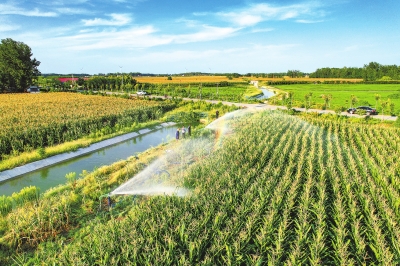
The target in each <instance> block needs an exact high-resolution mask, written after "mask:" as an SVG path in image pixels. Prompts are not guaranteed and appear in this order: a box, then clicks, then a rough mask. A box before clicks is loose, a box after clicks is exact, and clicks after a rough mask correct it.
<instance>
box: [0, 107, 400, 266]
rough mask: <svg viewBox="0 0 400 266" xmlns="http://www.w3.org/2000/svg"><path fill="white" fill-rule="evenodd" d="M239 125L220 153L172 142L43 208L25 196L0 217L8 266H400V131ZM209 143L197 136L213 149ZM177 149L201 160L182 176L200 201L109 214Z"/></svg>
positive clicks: (318, 124) (262, 117) (262, 118)
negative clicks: (108, 203) (129, 183)
mask: <svg viewBox="0 0 400 266" xmlns="http://www.w3.org/2000/svg"><path fill="white" fill-rule="evenodd" d="M231 117H234V118H233V120H227V121H223V122H224V123H221V125H220V126H218V127H217V128H219V129H218V130H217V131H216V133H217V134H216V136H217V139H216V142H215V146H214V149H213V150H212V151H211V153H207V154H204V153H202V152H200V151H201V150H197V149H196V148H195V147H196V146H195V145H191V144H190V145H188V146H187V147H189V148H190V149H185V150H184V149H181V148H179V146H176V145H177V143H181V141H179V142H176V141H174V142H172V143H170V144H169V145H167V146H161V147H158V148H156V149H152V151H149V152H146V153H145V154H143V155H140V156H139V158H140V159H139V160H137V159H135V158H131V159H130V160H127V161H122V162H118V163H116V164H115V165H113V166H111V167H102V168H101V169H98V170H97V171H95V172H93V173H91V174H89V175H87V176H85V177H84V178H83V179H81V180H78V182H77V183H76V184H74V185H73V184H72V183H71V184H68V185H65V186H61V187H59V188H56V189H53V190H51V191H49V192H47V193H44V194H43V195H42V196H41V197H40V198H39V199H36V198H35V197H34V196H33V198H35V199H34V200H33V202H31V200H32V199H31V198H32V196H31V197H29V196H28V195H26V196H25V198H26V203H21V207H18V208H14V209H13V210H12V211H10V212H7V214H6V215H5V216H0V247H1V249H0V255H1V256H0V262H1V263H2V264H3V265H7V264H12V263H16V264H29V263H30V264H32V265H37V264H43V263H46V264H55V265H322V264H323V265H398V264H399V263H400V246H399V243H400V233H399V232H400V209H399V206H400V172H399V169H400V159H399V158H400V148H399V146H398V143H399V141H400V139H399V136H400V132H399V129H398V128H391V127H387V126H385V127H383V126H382V125H367V124H362V125H361V124H349V123H347V120H346V119H341V118H337V119H325V117H324V116H316V115H313V114H308V115H307V114H304V115H300V116H290V115H287V114H283V113H280V112H268V111H266V112H259V113H254V114H251V113H250V114H243V115H240V113H236V114H234V115H231ZM207 132H208V133H207ZM207 132H203V133H200V132H197V133H196V134H195V135H197V136H198V137H197V138H200V136H203V137H202V138H201V139H205V140H207V139H208V138H209V139H210V140H212V139H213V138H212V136H213V133H212V132H209V131H207ZM205 133H207V134H205ZM207 136H208V137H207ZM197 138H193V139H187V140H185V141H186V142H188V143H191V141H193V142H196V141H197V140H198V139H197ZM200 144H201V143H200ZM204 147H205V145H201V148H200V149H203V148H204ZM176 149H178V150H177V151H178V154H180V156H181V157H182V158H187V157H186V156H195V157H196V159H195V160H193V161H192V163H191V164H190V165H188V166H187V167H186V168H185V169H182V170H180V171H177V174H176V175H172V178H174V179H176V180H180V181H179V182H178V183H180V184H183V185H184V186H185V187H187V188H188V189H190V190H191V193H190V194H188V195H187V196H185V197H176V196H165V195H164V196H154V197H148V196H144V197H136V198H134V200H133V201H132V196H127V197H118V198H116V199H115V202H116V206H115V207H114V208H113V209H111V211H108V210H107V209H102V210H99V196H100V195H102V194H104V193H108V192H109V191H111V190H112V188H114V187H115V186H117V185H118V184H119V183H122V182H124V181H126V180H127V179H129V178H130V177H132V176H134V175H135V174H136V173H137V172H139V171H140V170H141V169H143V165H146V164H149V163H150V162H151V161H152V160H155V159H156V158H157V157H158V156H160V155H161V154H165V151H169V150H176ZM174 165H175V164H174ZM26 193H29V191H26ZM31 193H33V192H31ZM33 195H34V194H33ZM21 197H22V196H21ZM4 206H5V205H4ZM16 251H17V252H16Z"/></svg>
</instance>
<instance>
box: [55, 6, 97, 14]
mask: <svg viewBox="0 0 400 266" xmlns="http://www.w3.org/2000/svg"><path fill="white" fill-rule="evenodd" d="M56 10H57V11H58V12H59V13H61V14H67V15H75V14H91V13H92V12H91V11H89V10H86V9H81V8H70V7H60V8H56Z"/></svg>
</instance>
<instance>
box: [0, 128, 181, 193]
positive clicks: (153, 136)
mask: <svg viewBox="0 0 400 266" xmlns="http://www.w3.org/2000/svg"><path fill="white" fill-rule="evenodd" d="M175 132H176V127H173V126H172V127H166V128H162V129H159V130H157V131H152V132H149V133H147V134H144V135H140V136H137V137H135V138H133V139H129V140H127V141H124V142H121V143H118V144H115V145H113V146H109V147H106V148H103V149H101V150H98V151H95V152H93V153H90V154H86V155H82V156H80V157H76V158H73V159H71V160H68V161H65V162H62V163H59V164H55V165H52V166H49V167H46V168H42V169H39V170H36V171H34V172H30V173H27V174H24V175H21V176H19V177H16V178H13V179H10V180H7V181H5V182H2V183H0V196H1V195H6V196H10V195H11V194H12V193H13V192H18V191H20V190H21V189H22V188H24V187H27V186H31V185H33V186H36V187H39V188H40V191H42V192H44V191H46V190H47V189H49V188H51V187H55V186H57V185H59V184H63V183H66V182H67V180H66V178H65V175H66V174H68V173H70V172H75V173H76V175H77V177H78V176H79V174H80V173H82V171H83V170H87V171H89V172H90V171H93V170H94V169H96V168H99V167H101V166H103V165H110V164H112V163H114V162H117V161H119V160H125V159H127V158H128V157H130V156H132V155H136V154H137V153H140V152H143V151H145V150H147V149H149V148H151V147H155V146H158V145H159V144H161V143H163V142H167V141H168V140H170V139H172V138H174V136H175Z"/></svg>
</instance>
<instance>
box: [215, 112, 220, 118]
mask: <svg viewBox="0 0 400 266" xmlns="http://www.w3.org/2000/svg"><path fill="white" fill-rule="evenodd" d="M218 117H219V111H218V110H217V111H215V118H216V119H218Z"/></svg>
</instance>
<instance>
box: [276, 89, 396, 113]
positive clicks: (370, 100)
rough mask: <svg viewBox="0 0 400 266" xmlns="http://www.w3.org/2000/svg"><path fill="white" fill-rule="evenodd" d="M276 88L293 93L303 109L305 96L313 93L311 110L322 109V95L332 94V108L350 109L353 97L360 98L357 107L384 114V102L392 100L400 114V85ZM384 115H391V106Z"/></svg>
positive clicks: (298, 104)
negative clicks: (369, 108) (376, 97)
mask: <svg viewBox="0 0 400 266" xmlns="http://www.w3.org/2000/svg"><path fill="white" fill-rule="evenodd" d="M275 87H276V88H278V89H280V90H283V91H285V92H293V93H294V98H293V100H294V101H293V103H294V105H295V106H297V107H303V105H304V104H305V95H306V94H309V93H312V105H311V108H317V109H321V108H322V106H323V105H324V100H323V99H322V98H321V95H324V94H325V95H326V94H331V95H332V100H331V102H330V108H329V107H328V109H332V110H333V109H335V108H338V107H346V108H349V107H350V105H351V95H355V96H356V97H357V98H358V102H357V103H356V104H355V105H356V106H360V105H368V106H371V107H375V106H376V107H377V109H378V111H379V113H380V114H382V105H381V103H382V101H387V100H388V99H390V101H391V102H392V103H394V111H395V114H399V112H400V85H398V84H298V85H279V86H275ZM375 94H379V95H380V100H379V101H378V102H377V101H376V99H375ZM384 114H390V110H389V106H388V107H387V108H386V110H385V111H384Z"/></svg>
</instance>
